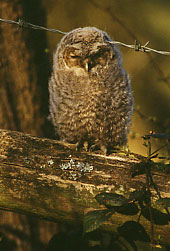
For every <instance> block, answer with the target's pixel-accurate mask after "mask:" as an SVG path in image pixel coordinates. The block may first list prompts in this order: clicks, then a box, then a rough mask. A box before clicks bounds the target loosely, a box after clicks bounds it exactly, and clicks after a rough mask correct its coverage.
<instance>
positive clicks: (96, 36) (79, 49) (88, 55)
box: [54, 27, 121, 77]
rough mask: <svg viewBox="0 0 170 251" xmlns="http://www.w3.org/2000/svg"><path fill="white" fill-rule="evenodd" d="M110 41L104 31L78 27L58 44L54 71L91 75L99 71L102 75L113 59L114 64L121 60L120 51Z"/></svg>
mask: <svg viewBox="0 0 170 251" xmlns="http://www.w3.org/2000/svg"><path fill="white" fill-rule="evenodd" d="M111 42H112V40H111V39H110V38H109V36H108V35H107V34H106V33H105V32H103V31H101V30H99V29H97V28H95V27H85V28H78V29H75V30H73V31H71V32H69V33H68V34H66V35H65V36H64V37H63V39H62V40H61V42H60V44H59V46H58V49H57V53H56V54H55V57H54V61H55V62H56V64H55V67H56V69H54V71H55V70H59V69H65V70H68V71H73V72H74V73H77V74H80V75H81V74H82V75H84V74H88V75H89V76H92V77H94V75H96V74H98V75H100V73H101V75H102V74H103V70H104V69H108V68H109V67H108V66H109V65H110V63H111V64H112V63H113V61H114V65H115V66H116V64H118V63H120V61H121V60H120V53H119V52H118V51H117V48H116V47H115V46H114V45H113V44H112V43H111ZM112 65H113V64H112ZM109 72H110V71H109Z"/></svg>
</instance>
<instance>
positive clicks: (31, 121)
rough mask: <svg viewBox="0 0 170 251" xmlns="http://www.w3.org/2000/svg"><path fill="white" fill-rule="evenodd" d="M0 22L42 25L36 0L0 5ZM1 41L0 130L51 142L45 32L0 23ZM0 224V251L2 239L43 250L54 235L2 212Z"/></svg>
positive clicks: (19, 247) (22, 217) (1, 0)
mask: <svg viewBox="0 0 170 251" xmlns="http://www.w3.org/2000/svg"><path fill="white" fill-rule="evenodd" d="M0 17H1V18H3V19H9V20H14V21H18V20H19V18H20V19H24V20H25V21H28V22H30V23H38V24H40V25H44V26H45V25H46V24H45V12H44V10H43V8H42V7H41V1H40V0H37V1H33V0H29V1H20V0H8V1H6V0H0ZM0 41H1V42H0V128H3V129H11V130H17V131H23V132H27V133H31V134H33V135H37V136H46V137H49V136H50V133H49V132H50V131H52V130H51V128H50V125H49V123H48V121H47V116H48V78H49V66H50V64H49V59H48V54H47V53H46V52H45V49H46V48H48V47H47V42H46V35H45V32H43V31H35V30H30V29H19V28H18V27H17V26H16V25H10V24H6V23H2V22H1V23H0ZM0 221H1V227H0V231H1V233H3V236H4V237H2V238H1V239H2V241H0V249H1V248H2V245H3V243H2V242H3V240H5V239H6V238H7V239H8V243H6V244H5V247H3V248H4V250H9V249H10V248H11V249H10V250H13V249H14V248H15V247H17V251H19V250H25V251H27V250H32V249H33V248H34V249H35V250H36V251H38V250H42V249H43V244H44V243H45V242H46V243H47V242H48V241H49V239H50V238H51V236H52V235H53V234H54V233H55V232H56V227H55V230H54V227H53V226H52V223H51V226H49V228H48V227H47V228H46V229H45V228H44V226H45V225H49V224H46V223H44V225H43V224H42V223H40V221H37V219H36V218H31V217H26V216H25V215H20V214H16V213H12V212H4V211H1V213H0ZM39 225H41V238H40V228H39ZM53 225H56V224H53ZM43 228H44V229H45V230H44V233H43ZM51 229H53V231H51ZM35 232H36V234H35ZM49 233H50V234H49ZM40 239H41V240H40ZM6 242H7V241H6ZM42 242H43V244H42ZM9 246H10V247H9Z"/></svg>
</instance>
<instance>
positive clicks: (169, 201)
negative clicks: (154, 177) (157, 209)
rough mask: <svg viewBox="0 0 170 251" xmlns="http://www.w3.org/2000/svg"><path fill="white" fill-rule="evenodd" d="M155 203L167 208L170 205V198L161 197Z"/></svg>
mask: <svg viewBox="0 0 170 251" xmlns="http://www.w3.org/2000/svg"><path fill="white" fill-rule="evenodd" d="M155 203H156V205H157V206H161V207H163V208H167V207H170V198H161V199H159V200H157V201H156V202H155Z"/></svg>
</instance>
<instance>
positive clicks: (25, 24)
mask: <svg viewBox="0 0 170 251" xmlns="http://www.w3.org/2000/svg"><path fill="white" fill-rule="evenodd" d="M0 21H1V22H5V23H8V24H16V25H18V26H19V27H20V28H31V29H35V30H45V31H50V32H55V33H60V34H62V35H66V34H67V33H68V32H63V31H60V30H56V29H48V28H46V27H43V26H39V25H35V24H31V23H28V22H26V21H24V20H23V19H19V20H18V22H17V21H13V20H6V19H2V18H0ZM109 43H110V44H117V45H121V46H124V47H128V48H130V49H134V51H140V52H154V53H158V54H161V55H166V56H169V55H170V52H169V51H159V50H155V49H152V48H149V47H147V45H148V44H149V41H148V42H146V43H145V44H144V45H141V44H140V43H138V42H137V41H136V40H135V43H134V45H130V44H125V43H122V42H119V41H112V42H111V41H109Z"/></svg>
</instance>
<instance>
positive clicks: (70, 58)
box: [64, 47, 80, 67]
mask: <svg viewBox="0 0 170 251" xmlns="http://www.w3.org/2000/svg"><path fill="white" fill-rule="evenodd" d="M78 53H79V50H78V49H77V48H73V47H66V49H65V51H64V60H65V63H66V64H67V65H68V66H69V67H73V66H76V65H79V64H80V55H79V54H78Z"/></svg>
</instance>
